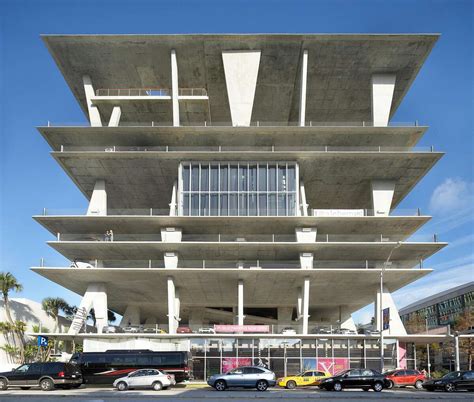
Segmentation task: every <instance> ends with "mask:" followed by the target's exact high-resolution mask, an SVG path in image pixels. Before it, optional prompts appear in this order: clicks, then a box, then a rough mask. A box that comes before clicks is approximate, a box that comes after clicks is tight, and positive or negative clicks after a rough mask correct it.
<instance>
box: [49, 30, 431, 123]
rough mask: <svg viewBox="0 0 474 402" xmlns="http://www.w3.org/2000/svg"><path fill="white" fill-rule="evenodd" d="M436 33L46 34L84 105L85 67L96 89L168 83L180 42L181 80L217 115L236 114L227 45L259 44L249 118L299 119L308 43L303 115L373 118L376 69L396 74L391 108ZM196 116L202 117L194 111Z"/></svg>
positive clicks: (143, 115)
mask: <svg viewBox="0 0 474 402" xmlns="http://www.w3.org/2000/svg"><path fill="white" fill-rule="evenodd" d="M437 38H438V35H434V34H421V35H420V34H409V35H406V34H405V35H401V34H394V35H385V34H384V35H370V34H357V35H348V34H342V35H337V34H329V35H328V34H322V35H312V34H304V35H301V34H295V35H281V34H275V35H270V34H250V35H241V34H239V35H215V34H210V35H202V34H198V35H196V34H192V35H47V36H43V40H44V42H45V44H46V46H47V47H48V49H49V51H50V53H51V55H52V56H53V58H54V59H55V61H56V63H57V65H58V67H59V69H60V70H61V72H62V74H63V75H64V77H65V79H66V81H67V83H68V84H69V86H70V88H71V90H72V92H73V93H74V95H75V96H76V98H77V99H78V101H79V102H80V104H81V107H82V108H83V110H84V111H85V112H87V105H86V99H85V94H84V87H83V82H82V77H83V76H84V75H89V76H90V77H91V79H92V82H93V85H94V87H95V88H96V89H101V88H147V87H148V88H150V87H151V88H157V87H160V88H170V87H171V65H170V53H171V50H172V49H175V50H176V55H177V64H178V70H179V86H180V87H181V88H205V89H206V90H207V93H208V95H209V108H208V111H203V112H202V116H200V118H201V120H202V121H204V120H208V119H209V116H210V118H211V119H212V121H215V122H219V121H222V122H230V121H231V118H230V109H229V102H228V99H227V92H226V85H225V74H224V67H223V63H222V52H224V51H229V50H230V51H235V50H245V51H258V50H259V51H261V58H260V67H259V72H258V79H257V87H256V91H255V101H254V108H253V113H252V121H280V122H281V121H287V122H288V121H293V122H296V121H297V120H298V113H299V91H298V88H299V78H300V77H299V74H300V60H301V55H302V53H303V51H304V50H307V51H308V72H307V103H306V121H309V120H312V121H321V122H322V121H369V120H371V77H372V75H373V74H380V73H390V74H395V75H396V85H395V90H394V96H393V102H392V107H391V110H390V116H393V114H394V113H395V111H396V109H397V107H398V106H399V104H400V102H401V100H402V98H403V96H404V95H405V93H406V92H407V90H408V88H409V87H410V85H411V83H412V82H413V80H414V79H415V77H416V75H417V73H418V71H419V69H420V67H421V65H422V64H423V62H424V60H425V59H426V57H427V56H428V54H429V53H430V51H431V49H432V47H433V46H434V44H435V42H436V40H437ZM147 112H148V113H147ZM155 113H156V111H153V110H147V108H144V107H138V106H137V108H136V111H135V113H133V112H130V113H127V115H126V116H122V119H123V120H128V121H144V120H146V121H152V120H153V119H154V116H156V114H155ZM155 118H156V117H155ZM193 118H194V119H195V118H199V117H197V116H196V114H193ZM185 119H186V117H184V119H183V117H182V121H183V120H185Z"/></svg>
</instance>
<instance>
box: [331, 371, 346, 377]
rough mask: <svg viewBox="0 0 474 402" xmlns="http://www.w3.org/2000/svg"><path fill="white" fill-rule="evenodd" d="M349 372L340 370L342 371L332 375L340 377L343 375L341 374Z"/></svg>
mask: <svg viewBox="0 0 474 402" xmlns="http://www.w3.org/2000/svg"><path fill="white" fill-rule="evenodd" d="M349 371H350V370H342V371H338V372H337V373H336V374H334V376H335V377H336V376H340V375H343V374H346V373H348V372H349Z"/></svg>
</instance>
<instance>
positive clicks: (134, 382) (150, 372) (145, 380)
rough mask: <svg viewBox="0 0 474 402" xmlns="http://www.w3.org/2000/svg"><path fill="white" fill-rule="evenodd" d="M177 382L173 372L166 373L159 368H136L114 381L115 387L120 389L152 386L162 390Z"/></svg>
mask: <svg viewBox="0 0 474 402" xmlns="http://www.w3.org/2000/svg"><path fill="white" fill-rule="evenodd" d="M175 384H176V381H175V379H174V376H173V375H172V374H165V373H163V372H162V371H160V370H157V369H141V370H135V371H132V372H131V373H130V374H129V375H127V376H126V377H120V378H117V379H116V380H115V381H114V387H115V388H117V389H118V390H119V391H126V390H127V389H135V388H152V389H154V390H155V391H160V390H162V389H167V388H168V387H170V386H172V385H175Z"/></svg>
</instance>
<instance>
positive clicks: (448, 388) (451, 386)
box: [444, 382, 456, 392]
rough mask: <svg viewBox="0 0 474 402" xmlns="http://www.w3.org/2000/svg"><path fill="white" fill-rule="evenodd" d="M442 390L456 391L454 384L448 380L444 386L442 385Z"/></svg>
mask: <svg viewBox="0 0 474 402" xmlns="http://www.w3.org/2000/svg"><path fill="white" fill-rule="evenodd" d="M444 390H445V391H446V392H453V391H456V386H455V385H454V384H453V383H451V382H448V383H447V384H446V385H445V386H444Z"/></svg>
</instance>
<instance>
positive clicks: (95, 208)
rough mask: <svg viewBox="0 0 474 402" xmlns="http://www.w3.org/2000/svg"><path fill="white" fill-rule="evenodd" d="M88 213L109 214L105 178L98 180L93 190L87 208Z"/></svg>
mask: <svg viewBox="0 0 474 402" xmlns="http://www.w3.org/2000/svg"><path fill="white" fill-rule="evenodd" d="M87 215H99V216H105V215H107V191H106V189H105V180H97V181H96V182H95V185H94V190H93V191H92V197H91V200H90V202H89V207H88V208H87Z"/></svg>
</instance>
